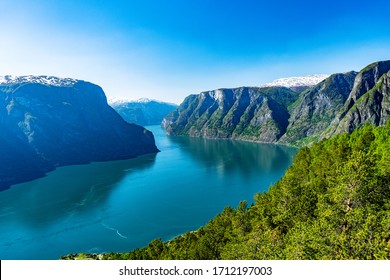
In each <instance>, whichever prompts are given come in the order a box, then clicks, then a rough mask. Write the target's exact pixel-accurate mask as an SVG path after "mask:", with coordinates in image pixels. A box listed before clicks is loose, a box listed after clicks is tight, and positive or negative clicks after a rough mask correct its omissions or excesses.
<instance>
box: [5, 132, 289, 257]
mask: <svg viewBox="0 0 390 280" xmlns="http://www.w3.org/2000/svg"><path fill="white" fill-rule="evenodd" d="M147 128H148V129H150V130H151V131H153V133H154V135H155V138H156V143H157V146H158V148H159V149H160V150H161V152H160V153H158V154H152V155H146V156H142V157H139V158H136V159H131V160H123V161H111V162H98V163H92V164H87V165H75V166H66V167H60V168H58V169H57V170H55V171H53V172H51V173H49V174H48V175H47V176H46V177H43V178H40V179H38V180H34V181H31V182H27V183H23V184H18V185H15V186H12V187H11V189H9V190H6V191H3V192H0V229H1V230H0V259H58V258H59V257H60V256H61V255H65V254H69V253H75V252H88V253H98V252H111V251H119V252H124V251H129V250H131V249H135V248H138V247H142V246H145V245H147V244H148V243H149V242H150V241H151V240H153V239H155V238H159V237H161V238H162V239H163V240H168V239H170V238H173V237H174V236H177V235H179V234H182V233H184V232H186V231H190V230H195V229H197V228H198V227H199V226H201V225H204V224H205V223H207V222H208V221H209V220H210V219H211V218H212V217H213V216H214V215H215V214H217V213H218V212H220V211H222V209H223V208H224V207H225V206H227V205H230V206H232V207H236V206H237V205H238V203H239V202H240V201H241V200H247V201H248V202H249V203H251V202H252V201H253V195H254V194H255V193H256V192H259V191H266V190H267V189H268V188H269V186H270V185H271V184H272V183H274V182H275V181H277V180H278V179H279V178H280V177H281V176H282V175H283V174H284V172H285V170H286V169H287V167H288V166H289V165H290V164H291V159H292V157H293V156H294V155H295V153H296V150H295V149H292V148H288V147H284V146H278V145H272V144H258V143H250V142H241V141H229V140H207V139H200V138H189V137H168V136H166V135H165V132H164V131H163V130H162V129H161V128H160V127H159V126H150V127H147Z"/></svg>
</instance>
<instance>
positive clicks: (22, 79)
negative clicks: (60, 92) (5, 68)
mask: <svg viewBox="0 0 390 280" xmlns="http://www.w3.org/2000/svg"><path fill="white" fill-rule="evenodd" d="M77 81H78V80H75V79H71V78H59V77H55V76H45V75H40V76H34V75H28V76H13V75H6V76H0V85H12V84H26V83H33V84H42V85H49V86H61V87H64V86H65V87H67V86H73V85H74V84H75V83H76V82H77Z"/></svg>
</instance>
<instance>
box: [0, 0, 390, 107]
mask: <svg viewBox="0 0 390 280" xmlns="http://www.w3.org/2000/svg"><path fill="white" fill-rule="evenodd" d="M389 2H390V1H384V0H379V1H371V2H369V1H360V0H356V1H340V0H339V1H334V0H328V1H299V0H295V1H283V0H279V1H249V0H240V1H211V0H209V1H204V0H197V1H192V0H187V1H177V0H172V1H170V0H165V1H159V0H155V1H149V0H143V1H137V0H136V1H114V0H112V1H81V0H79V1H74V0H70V1H69V0H68V1H47V0H36V1H18V0H12V1H8V0H0V34H1V35H0V36H1V43H0V75H6V74H11V75H28V74H34V75H41V74H42V75H56V76H60V77H72V78H77V79H83V80H88V81H91V82H93V83H96V84H99V85H100V86H102V88H103V89H104V91H105V92H106V94H107V95H110V96H117V97H127V98H131V99H137V98H140V97H149V98H154V99H159V100H165V101H169V102H175V103H180V102H181V101H182V100H183V99H184V98H185V96H187V95H189V94H194V93H199V92H200V91H203V90H210V89H215V88H221V87H238V86H243V85H247V86H256V85H260V84H262V83H265V82H269V81H271V80H273V79H276V78H280V77H288V76H297V75H307V74H315V73H335V72H345V71H349V70H360V69H361V68H362V67H364V66H366V65H367V64H369V63H371V62H374V61H377V60H387V59H390V24H389V22H388V11H389V10H390V3H389Z"/></svg>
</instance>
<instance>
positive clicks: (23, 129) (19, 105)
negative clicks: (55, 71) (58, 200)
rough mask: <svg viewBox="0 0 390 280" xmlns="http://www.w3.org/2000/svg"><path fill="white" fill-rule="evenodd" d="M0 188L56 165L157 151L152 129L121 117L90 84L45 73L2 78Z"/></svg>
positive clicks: (0, 79)
mask: <svg viewBox="0 0 390 280" xmlns="http://www.w3.org/2000/svg"><path fill="white" fill-rule="evenodd" d="M0 129H1V131H2V133H1V135H0V167H1V169H0V189H4V188H7V187H9V186H10V185H12V184H15V183H19V182H23V181H27V180H32V179H35V178H37V177H40V176H43V175H44V174H45V173H46V172H48V171H50V170H53V169H54V168H55V167H56V166H61V165H68V164H81V163H89V162H91V161H108V160H117V159H127V158H131V157H136V156H138V155H142V154H146V153H154V152H157V151H158V149H157V148H156V145H155V142H154V137H153V134H152V133H151V132H150V131H148V130H146V129H144V128H143V127H141V126H138V125H134V124H129V123H127V122H125V121H124V120H123V119H122V118H121V117H120V116H119V115H118V114H117V113H116V112H115V111H114V110H113V109H112V108H111V107H110V106H109V105H108V104H107V100H106V96H105V94H104V92H103V90H102V89H101V88H100V87H99V86H97V85H94V84H92V83H89V82H85V81H80V80H74V79H61V78H57V77H49V76H22V77H13V76H5V77H1V78H0Z"/></svg>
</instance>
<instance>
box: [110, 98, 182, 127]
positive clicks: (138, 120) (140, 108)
mask: <svg viewBox="0 0 390 280" xmlns="http://www.w3.org/2000/svg"><path fill="white" fill-rule="evenodd" d="M110 105H111V107H112V108H114V109H115V111H117V112H118V114H119V115H121V117H122V118H123V119H124V120H125V121H127V122H130V123H135V124H138V125H142V126H144V125H156V124H161V122H162V120H163V119H164V117H165V116H166V115H168V114H169V113H170V112H172V111H173V110H175V109H176V108H177V105H175V104H170V103H165V102H159V101H154V100H141V101H134V102H131V101H128V102H114V103H112V104H110Z"/></svg>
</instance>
